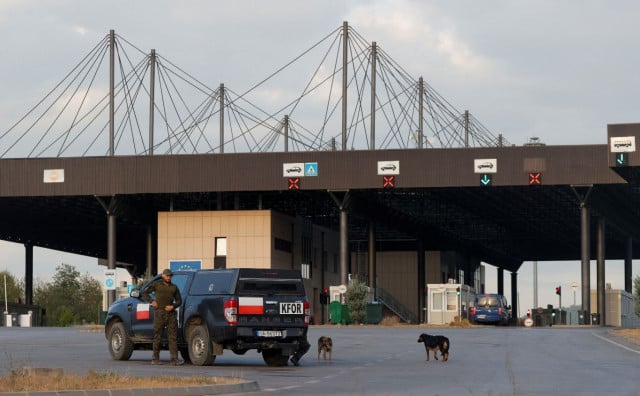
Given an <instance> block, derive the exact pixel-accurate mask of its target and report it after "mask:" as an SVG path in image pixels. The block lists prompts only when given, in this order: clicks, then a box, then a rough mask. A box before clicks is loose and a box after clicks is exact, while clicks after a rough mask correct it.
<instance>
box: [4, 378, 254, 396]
mask: <svg viewBox="0 0 640 396" xmlns="http://www.w3.org/2000/svg"><path fill="white" fill-rule="evenodd" d="M259 390H260V387H259V386H258V383H257V382H256V381H247V382H241V383H238V384H220V385H202V386H174V387H167V388H123V389H95V390H60V391H37V392H31V391H29V392H0V395H1V396H81V395H83V396H173V395H181V396H205V395H226V394H232V393H244V392H255V391H259Z"/></svg>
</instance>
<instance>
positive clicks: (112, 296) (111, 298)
mask: <svg viewBox="0 0 640 396" xmlns="http://www.w3.org/2000/svg"><path fill="white" fill-rule="evenodd" d="M114 199H115V198H114ZM111 203H112V204H113V200H112V201H111ZM109 206H110V207H111V206H112V205H109ZM107 216H108V230H107V234H108V236H107V268H108V269H113V270H114V269H116V216H115V214H114V213H113V211H112V210H109V212H108V213H107ZM115 301H116V291H115V290H108V291H107V306H111V304H113V303H114V302H115Z"/></svg>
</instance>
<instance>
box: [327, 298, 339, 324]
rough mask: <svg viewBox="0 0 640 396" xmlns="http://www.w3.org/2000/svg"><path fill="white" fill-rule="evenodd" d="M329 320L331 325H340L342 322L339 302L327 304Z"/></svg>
mask: <svg viewBox="0 0 640 396" xmlns="http://www.w3.org/2000/svg"><path fill="white" fill-rule="evenodd" d="M329 319H331V323H340V322H341V321H342V305H341V304H340V301H331V303H330V304H329Z"/></svg>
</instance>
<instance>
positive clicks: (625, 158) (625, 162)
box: [616, 153, 629, 166]
mask: <svg viewBox="0 0 640 396" xmlns="http://www.w3.org/2000/svg"><path fill="white" fill-rule="evenodd" d="M616 166H629V154H627V153H616Z"/></svg>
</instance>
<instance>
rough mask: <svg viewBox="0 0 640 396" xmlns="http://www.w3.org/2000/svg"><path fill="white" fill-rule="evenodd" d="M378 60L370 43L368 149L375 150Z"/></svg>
mask: <svg viewBox="0 0 640 396" xmlns="http://www.w3.org/2000/svg"><path fill="white" fill-rule="evenodd" d="M377 60H378V46H377V45H376V42H375V41H374V42H373V43H371V128H370V129H371V132H370V138H369V139H370V140H371V142H370V143H369V149H370V150H375V149H376V73H377V71H376V62H377Z"/></svg>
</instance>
